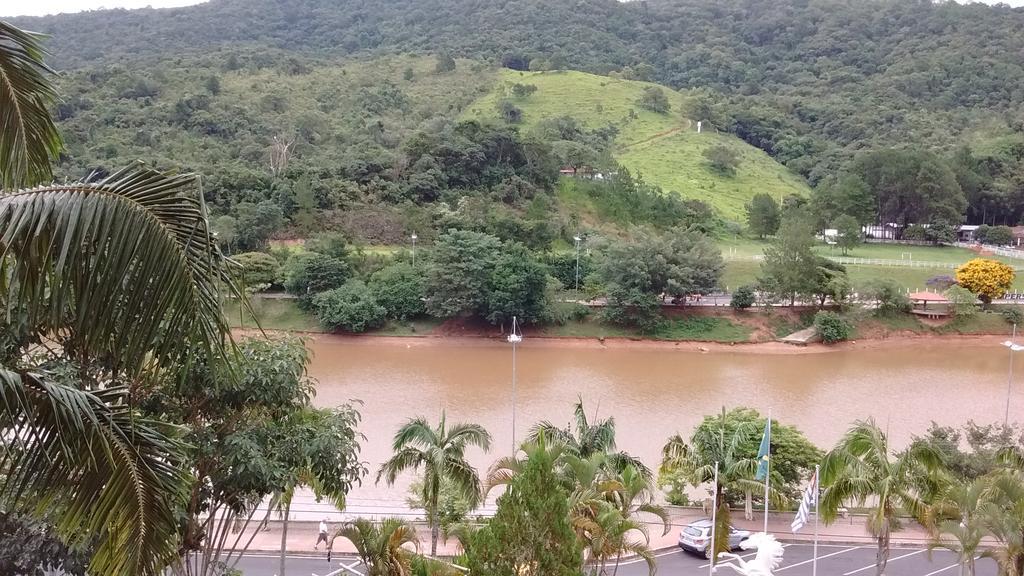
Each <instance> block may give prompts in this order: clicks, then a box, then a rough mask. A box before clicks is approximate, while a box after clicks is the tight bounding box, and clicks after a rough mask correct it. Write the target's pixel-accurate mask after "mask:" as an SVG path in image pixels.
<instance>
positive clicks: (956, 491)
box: [924, 478, 989, 576]
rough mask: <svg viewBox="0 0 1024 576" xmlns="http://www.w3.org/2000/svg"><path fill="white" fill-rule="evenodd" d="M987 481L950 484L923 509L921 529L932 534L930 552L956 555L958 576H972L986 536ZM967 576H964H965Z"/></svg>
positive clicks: (955, 481)
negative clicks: (942, 551) (946, 552)
mask: <svg viewBox="0 0 1024 576" xmlns="http://www.w3.org/2000/svg"><path fill="white" fill-rule="evenodd" d="M988 488H989V482H988V479H987V478H975V479H974V480H971V481H957V480H954V481H952V482H949V483H948V484H946V485H945V486H943V487H942V488H941V490H940V491H939V493H938V495H937V496H935V497H934V498H933V499H932V501H931V503H930V505H929V506H928V507H927V508H925V514H924V525H925V527H926V528H928V530H929V532H931V534H932V543H931V544H930V545H929V549H934V548H946V549H947V550H951V551H952V552H954V553H956V555H957V561H958V562H959V563H960V566H961V572H960V574H961V576H974V571H975V570H974V568H975V564H974V561H975V558H976V557H977V555H978V549H979V548H980V547H981V539H982V538H983V537H984V536H985V525H984V515H983V511H984V509H985V502H986V499H985V496H986V491H987V490H988ZM965 572H966V575H965Z"/></svg>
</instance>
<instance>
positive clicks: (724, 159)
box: [704, 145, 740, 176]
mask: <svg viewBox="0 0 1024 576" xmlns="http://www.w3.org/2000/svg"><path fill="white" fill-rule="evenodd" d="M704 160H705V161H707V163H708V166H710V167H711V169H712V170H714V171H715V172H717V173H719V174H721V175H723V176H732V175H734V174H736V168H738V167H739V165H740V156H739V154H737V153H736V152H734V151H733V149H732V148H729V147H728V146H722V145H718V146H712V147H711V148H708V149H707V150H704Z"/></svg>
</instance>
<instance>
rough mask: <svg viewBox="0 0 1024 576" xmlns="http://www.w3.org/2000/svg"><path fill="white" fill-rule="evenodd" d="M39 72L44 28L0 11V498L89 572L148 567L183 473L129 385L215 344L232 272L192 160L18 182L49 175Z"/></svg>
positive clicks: (171, 442) (170, 443)
mask: <svg viewBox="0 0 1024 576" xmlns="http://www.w3.org/2000/svg"><path fill="white" fill-rule="evenodd" d="M49 74H50V70H49V68H47V67H46V65H45V64H44V63H43V50H42V48H41V46H40V44H39V37H38V36H37V35H34V34H31V33H27V32H23V31H21V30H18V29H17V28H15V27H13V26H11V25H10V24H7V23H5V22H0V189H2V190H7V191H8V192H6V193H0V307H2V308H3V309H4V310H6V311H7V313H6V320H5V325H4V330H3V332H5V333H6V334H7V335H8V336H13V338H12V339H11V340H10V341H9V342H5V344H9V345H8V346H5V347H4V349H3V350H2V351H0V404H2V408H0V429H3V430H4V440H5V441H4V452H3V455H2V456H0V471H2V473H0V506H2V507H4V508H5V509H8V510H30V511H32V512H36V513H41V514H44V515H47V516H48V517H50V518H52V519H54V522H55V524H56V527H57V529H58V530H59V532H60V533H61V535H62V536H63V537H65V538H67V539H68V540H70V541H72V542H88V543H89V544H90V545H91V546H93V555H92V558H91V560H90V566H89V568H90V573H93V574H127V573H132V574H143V575H149V574H158V573H160V572H161V571H162V568H163V566H164V565H166V564H167V563H168V562H170V561H171V560H172V559H173V558H174V557H175V556H176V546H177V538H176V536H177V533H176V532H177V523H176V522H177V518H176V516H175V508H176V507H177V505H178V503H179V502H180V501H181V500H182V499H184V497H185V493H186V487H187V483H188V477H187V474H186V473H185V471H184V470H183V469H182V467H181V466H180V465H179V462H180V454H181V451H182V447H181V445H180V442H179V441H178V440H176V436H177V434H178V431H177V429H175V428H174V427H171V426H169V425H167V424H165V423H162V422H159V421H156V420H153V419H149V418H144V417H141V416H140V415H139V414H138V411H137V410H136V409H135V408H134V406H133V403H132V399H133V396H132V394H131V389H132V388H131V387H133V386H135V387H141V386H146V385H148V384H149V383H152V382H153V381H154V379H155V378H164V377H172V378H173V377H181V373H182V370H183V368H182V367H183V366H187V365H188V362H187V361H185V358H186V357H187V356H188V355H190V354H194V353H195V352H197V351H198V352H205V353H211V354H212V353H214V352H219V351H222V349H223V346H224V341H225V339H226V338H228V337H229V334H230V333H229V330H228V328H227V324H226V322H225V321H224V319H223V318H222V317H221V314H220V302H219V300H220V298H219V291H220V289H221V287H222V286H225V285H226V286H230V281H229V280H228V277H227V275H226V274H225V273H224V267H223V259H222V257H221V255H220V252H219V251H218V250H217V247H216V244H215V243H214V242H213V240H212V238H211V235H210V234H209V232H208V230H207V226H206V214H205V209H204V207H203V203H202V195H201V194H200V193H199V187H198V179H197V178H196V177H194V176H192V175H189V174H182V175H177V176H167V175H163V174H159V173H157V172H154V171H152V170H148V169H145V168H144V167H142V166H140V165H135V166H131V167H129V168H126V169H124V170H121V171H119V172H116V173H115V174H113V175H111V176H109V177H107V178H104V179H102V180H96V181H91V182H87V183H71V184H65V185H59V186H42V187H37V188H33V189H28V190H20V191H18V190H16V189H17V188H19V187H24V186H35V185H36V184H39V183H41V182H45V181H47V180H49V179H50V178H51V174H52V173H51V170H50V160H51V159H52V158H54V157H56V155H57V154H58V153H59V151H60V149H61V140H60V136H59V134H58V133H57V130H56V128H55V126H54V123H53V121H52V119H51V118H50V116H49V114H48V109H49V107H50V106H51V104H52V103H53V102H54V101H55V98H56V92H55V90H54V89H53V87H52V86H51V84H50V82H49V78H48V76H49ZM222 281H224V282H225V283H222ZM29 348H31V350H32V352H33V354H32V355H31V356H32V357H30V355H28V354H26V352H27V351H28V350H29ZM40 353H42V355H41V356H42V357H41V358H40ZM66 368H71V370H67V369H66Z"/></svg>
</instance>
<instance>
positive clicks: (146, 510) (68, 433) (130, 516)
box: [0, 369, 188, 576]
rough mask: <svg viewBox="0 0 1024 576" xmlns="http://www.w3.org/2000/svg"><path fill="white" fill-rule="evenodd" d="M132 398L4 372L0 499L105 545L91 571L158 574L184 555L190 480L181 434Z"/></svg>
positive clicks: (70, 534)
mask: <svg viewBox="0 0 1024 576" xmlns="http://www.w3.org/2000/svg"><path fill="white" fill-rule="evenodd" d="M126 398H127V390H126V389H124V388H119V387H111V388H107V389H105V390H102V391H99V392H92V393H90V392H86V391H82V390H79V389H77V388H73V387H70V386H66V385H62V384H59V383H55V382H53V381H51V380H50V379H48V378H47V375H46V374H45V373H30V372H22V373H17V372H13V371H9V370H6V369H0V429H3V430H4V431H5V450H4V452H3V454H2V456H0V471H3V473H2V474H0V502H2V503H3V504H4V506H10V507H12V508H15V509H17V508H29V509H31V510H33V511H34V512H36V513H37V514H47V515H48V516H49V517H52V518H55V519H56V525H57V528H58V530H59V531H60V532H61V533H62V534H63V535H64V536H65V537H66V538H69V539H70V540H72V541H76V540H83V539H87V538H91V537H95V538H97V541H96V542H95V552H94V554H93V556H92V560H91V564H90V572H91V573H95V574H141V575H154V576H155V575H157V574H161V571H162V569H163V567H164V566H165V565H166V563H168V562H169V561H170V560H171V559H173V558H174V557H175V555H176V552H177V539H176V535H177V531H176V527H177V525H176V516H175V510H176V508H177V507H178V506H179V505H180V504H183V502H184V498H185V492H186V488H187V486H188V476H187V474H186V473H185V472H184V470H183V468H182V467H181V463H180V462H178V461H177V459H176V458H175V455H176V454H178V453H179V452H180V449H181V447H180V444H179V442H178V441H177V440H175V439H174V436H175V435H176V429H174V428H173V427H171V426H169V425H167V424H163V423H159V422H156V421H152V420H148V419H145V418H141V417H139V416H138V414H137V413H135V412H134V411H133V410H132V409H131V408H129V406H128V403H127V402H126Z"/></svg>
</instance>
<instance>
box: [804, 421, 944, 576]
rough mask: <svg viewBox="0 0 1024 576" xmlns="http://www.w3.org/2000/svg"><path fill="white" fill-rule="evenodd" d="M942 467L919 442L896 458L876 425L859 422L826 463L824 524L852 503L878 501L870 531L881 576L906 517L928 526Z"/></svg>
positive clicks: (870, 519) (823, 471) (870, 515)
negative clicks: (929, 497) (929, 501)
mask: <svg viewBox="0 0 1024 576" xmlns="http://www.w3.org/2000/svg"><path fill="white" fill-rule="evenodd" d="M940 467H941V459H940V457H939V455H938V454H937V453H936V452H935V451H934V450H932V449H931V448H930V447H928V446H925V445H923V444H919V443H918V444H914V445H912V446H911V447H910V448H908V449H907V450H906V451H904V452H902V453H900V454H899V455H898V456H896V457H895V458H893V457H891V456H890V454H889V445H888V439H887V438H886V435H885V433H884V432H882V430H880V429H879V428H878V426H877V425H876V424H875V422H874V420H872V419H868V420H866V421H858V422H856V423H855V424H854V425H853V428H851V429H850V430H849V431H848V432H847V433H846V435H845V436H843V438H842V439H841V440H840V441H839V443H838V444H836V446H835V448H833V449H832V451H831V452H829V453H828V454H827V455H826V456H825V459H824V461H823V462H822V465H821V483H822V486H823V487H824V488H825V491H824V493H823V494H822V496H821V515H822V519H824V520H825V522H832V521H834V520H835V519H836V516H837V514H838V511H839V508H841V507H842V506H843V505H844V503H846V502H848V501H850V500H853V501H855V502H857V503H858V505H861V506H863V505H864V504H865V503H866V502H867V501H868V500H869V499H870V498H874V503H873V505H872V506H871V508H870V511H869V512H868V522H867V527H868V530H869V532H870V533H871V535H872V536H873V537H874V538H875V541H876V543H877V545H878V553H877V557H876V561H875V567H876V570H877V573H878V574H879V576H881V574H883V573H884V572H885V565H886V563H887V562H888V560H889V538H890V535H891V534H892V531H893V530H898V529H899V515H900V513H901V512H905V513H907V514H910V515H911V516H913V517H915V518H917V519H919V520H921V521H922V522H924V516H925V512H926V510H927V508H926V506H925V502H924V500H923V498H922V495H924V494H930V493H934V492H935V488H936V486H937V473H938V471H939V469H940Z"/></svg>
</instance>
